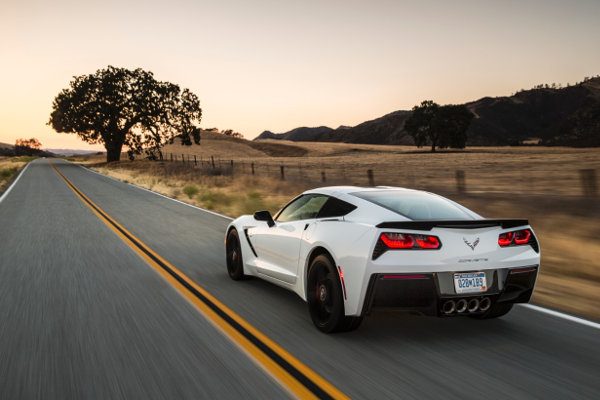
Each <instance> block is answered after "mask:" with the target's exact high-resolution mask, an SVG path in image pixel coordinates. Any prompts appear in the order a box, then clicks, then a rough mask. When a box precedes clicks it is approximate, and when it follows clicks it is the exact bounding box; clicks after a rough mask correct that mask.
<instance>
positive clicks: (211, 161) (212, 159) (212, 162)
mask: <svg viewBox="0 0 600 400" xmlns="http://www.w3.org/2000/svg"><path fill="white" fill-rule="evenodd" d="M210 163H211V164H212V168H213V169H215V158H214V157H213V156H210Z"/></svg>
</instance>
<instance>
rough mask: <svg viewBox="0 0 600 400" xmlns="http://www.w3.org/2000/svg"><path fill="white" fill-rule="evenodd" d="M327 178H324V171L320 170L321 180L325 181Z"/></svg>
mask: <svg viewBox="0 0 600 400" xmlns="http://www.w3.org/2000/svg"><path fill="white" fill-rule="evenodd" d="M326 181H327V179H326V178H325V171H321V182H326Z"/></svg>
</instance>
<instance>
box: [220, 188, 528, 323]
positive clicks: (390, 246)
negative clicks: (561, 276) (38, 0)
mask: <svg viewBox="0 0 600 400" xmlns="http://www.w3.org/2000/svg"><path fill="white" fill-rule="evenodd" d="M225 244H226V259H227V270H228V272H229V276H230V277H231V278H232V279H234V280H240V279H243V278H245V277H248V276H256V277H259V278H262V279H265V280H267V281H269V282H272V283H274V284H276V285H279V286H282V287H284V288H287V289H289V290H292V291H294V292H296V293H297V294H298V295H299V296H300V297H301V298H302V299H304V300H305V301H306V302H307V303H308V309H309V311H310V316H311V318H312V320H313V322H314V324H315V325H316V327H317V328H318V329H320V330H321V331H323V332H339V331H349V330H353V329H356V328H357V327H358V326H359V325H360V323H361V321H362V318H363V316H364V315H367V314H369V312H370V311H371V309H372V308H375V307H385V308H394V309H399V310H402V311H410V312H418V313H422V314H425V315H434V316H442V317H445V316H457V315H468V316H471V317H474V318H480V319H484V318H495V317H500V316H502V315H504V314H506V313H508V312H509V311H510V309H511V308H512V306H513V304H514V303H525V302H528V301H529V298H530V297H531V294H532V292H533V287H534V284H535V280H536V277H537V273H538V269H539V265H540V248H539V244H538V241H537V239H536V237H535V234H534V233H533V229H532V228H531V227H530V226H529V224H528V222H527V220H524V219H484V218H482V217H481V216H479V215H478V214H476V213H474V212H473V211H471V210H469V209H467V208H465V207H463V206H461V205H460V204H457V203H455V202H453V201H451V200H449V199H446V198H444V197H441V196H438V195H436V194H433V193H429V192H423V191H419V190H410V189H403V188H394V187H374V188H363V187H352V186H347V187H346V186H344V187H341V186H340V187H324V188H318V189H313V190H308V191H306V192H304V193H302V194H301V195H300V196H298V197H296V198H294V199H293V200H292V201H290V202H289V203H288V204H287V205H286V206H285V207H283V208H282V209H281V210H280V211H279V212H278V213H277V214H276V215H275V216H274V217H272V216H271V214H270V213H269V212H268V211H259V212H257V213H255V214H254V215H253V216H252V215H244V216H241V217H239V218H238V219H236V220H235V221H233V222H232V223H231V224H230V225H229V227H228V228H227V233H226V239H225Z"/></svg>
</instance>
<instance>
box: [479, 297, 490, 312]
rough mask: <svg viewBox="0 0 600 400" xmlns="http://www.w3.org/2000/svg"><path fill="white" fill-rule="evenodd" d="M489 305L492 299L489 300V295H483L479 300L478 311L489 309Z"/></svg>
mask: <svg viewBox="0 0 600 400" xmlns="http://www.w3.org/2000/svg"><path fill="white" fill-rule="evenodd" d="M491 306H492V301H491V300H490V298H489V297H484V298H483V299H481V301H480V302H479V310H480V311H487V310H489V309H490V307H491Z"/></svg>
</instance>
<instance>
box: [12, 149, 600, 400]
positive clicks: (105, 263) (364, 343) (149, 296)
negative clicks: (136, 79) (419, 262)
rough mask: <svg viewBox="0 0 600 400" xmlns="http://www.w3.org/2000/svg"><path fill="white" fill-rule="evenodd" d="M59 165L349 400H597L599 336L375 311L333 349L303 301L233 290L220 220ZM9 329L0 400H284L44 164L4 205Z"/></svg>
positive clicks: (537, 318) (256, 286)
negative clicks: (162, 399)
mask: <svg viewBox="0 0 600 400" xmlns="http://www.w3.org/2000/svg"><path fill="white" fill-rule="evenodd" d="M54 163H55V165H56V167H57V169H58V170H59V171H60V172H61V173H62V174H64V176H65V177H66V178H67V179H68V180H69V181H70V182H72V184H73V185H74V186H75V187H76V188H78V189H79V190H80V191H81V192H82V193H83V194H85V195H86V196H87V197H89V198H90V199H91V200H92V201H93V202H94V203H95V204H97V205H98V206H99V207H100V208H101V209H102V210H104V211H105V212H106V213H107V214H108V215H110V216H111V217H112V218H114V219H115V220H116V221H118V222H119V223H120V224H121V225H122V226H123V227H125V228H126V229H127V230H128V231H129V232H131V233H133V235H135V236H136V237H137V238H139V239H140V240H141V241H143V242H144V243H145V244H147V245H148V246H149V247H150V248H152V249H153V250H154V251H155V252H156V253H157V254H159V255H160V256H161V257H163V258H164V259H166V260H168V262H170V263H172V264H173V265H174V266H176V267H177V268H178V269H179V270H181V271H182V272H183V273H184V274H185V275H187V277H189V278H190V279H191V280H193V281H194V282H196V283H197V284H198V285H200V286H202V287H203V288H205V289H206V290H207V291H208V292H210V293H212V294H213V295H214V296H215V297H216V298H217V299H219V300H220V301H221V302H222V303H224V304H225V305H226V306H228V307H229V308H231V309H232V310H234V311H235V312H236V313H238V314H239V315H240V316H241V317H242V318H244V319H245V320H246V321H248V323H250V324H251V325H252V326H254V327H255V328H256V329H258V330H259V331H261V332H262V333H264V334H265V335H266V336H268V337H269V338H270V339H272V340H273V341H275V342H276V343H278V344H279V345H280V346H281V347H283V348H284V349H285V350H287V351H288V352H289V353H291V354H292V355H293V356H295V357H296V358H297V359H299V360H300V361H301V362H302V363H304V364H305V365H306V366H308V367H310V368H311V369H312V370H313V371H314V372H315V373H316V374H318V375H319V376H321V377H323V378H324V379H325V380H327V381H328V382H330V383H331V384H333V385H334V386H335V387H337V388H338V389H339V390H341V392H343V393H345V394H346V395H348V396H350V397H352V398H377V399H384V398H390V399H392V398H394V399H395V398H403V399H404V398H409V399H424V398H436V399H437V398H441V397H443V398H450V399H465V398H487V399H496V398H497V399H506V398H540V399H549V398H560V399H564V398H573V397H577V398H578V399H587V398H589V399H597V398H600V379H598V376H600V330H597V329H594V328H593V327H589V326H583V325H580V324H576V323H573V322H571V321H566V320H563V319H559V318H556V317H554V316H551V315H546V314H543V313H540V312H537V311H535V310H531V309H526V308H523V307H517V308H516V309H515V310H514V311H513V312H512V313H510V314H509V315H508V316H506V317H505V318H502V319H498V320H491V321H476V320H471V319H458V318H455V319H435V318H426V317H417V316H398V315H392V314H385V313H376V314H374V315H372V316H370V317H369V318H367V319H366V320H365V322H364V323H363V325H362V326H361V328H360V329H359V330H358V331H356V332H352V333H348V334H340V335H323V334H321V333H320V332H318V331H317V330H316V329H315V328H314V327H313V326H312V324H311V322H310V318H309V316H308V313H307V310H306V307H305V305H304V303H303V302H302V301H301V300H300V299H299V298H297V297H296V296H295V295H294V294H293V293H290V292H287V291H285V290H283V289H279V288H277V287H274V286H272V285H269V284H267V283H265V282H262V281H259V280H256V279H254V280H250V281H246V282H233V281H231V280H230V279H229V278H228V276H227V274H226V270H225V266H224V256H223V254H224V249H223V234H224V229H225V227H226V225H227V223H228V221H227V220H226V219H224V218H222V217H219V216H217V215H214V214H211V213H207V212H202V211H200V210H197V209H194V208H191V207H187V206H185V205H183V204H180V203H178V202H175V201H172V200H169V199H166V198H164V197H161V196H158V195H155V194H153V193H150V192H148V191H145V190H141V189H139V188H135V187H133V186H131V185H127V184H124V183H120V182H116V181H114V180H112V179H109V178H106V177H103V176H100V175H98V174H95V173H92V172H90V171H88V170H86V169H84V168H81V167H79V166H76V165H73V164H69V163H66V162H60V161H54ZM542 267H543V266H542ZM0 321H1V324H0V398H7V399H9V398H10V399H13V398H57V399H64V398H240V397H244V398H261V399H267V398H269V399H270V398H277V399H279V398H285V397H288V396H289V393H288V392H287V391H286V390H285V385H282V384H280V383H281V382H279V381H278V379H277V377H274V376H272V374H270V373H269V371H267V370H264V369H262V368H260V367H258V366H257V364H256V363H255V360H253V359H252V358H251V357H249V356H248V354H247V353H246V352H244V351H242V350H241V349H240V348H239V347H238V346H236V345H234V344H233V343H232V341H230V340H229V339H228V338H226V337H225V335H224V334H223V333H222V332H221V331H220V330H218V329H216V328H215V327H214V326H213V325H212V324H211V323H210V322H209V321H208V320H207V319H206V318H205V317H204V316H203V315H202V314H201V313H200V312H198V310H197V309H196V308H195V307H194V306H193V305H192V304H191V303H190V302H189V301H187V300H186V299H185V298H184V297H183V296H181V295H180V294H179V292H177V291H176V290H175V289H174V288H173V286H172V285H170V284H169V283H168V282H167V281H165V280H164V279H163V278H162V277H161V276H160V275H159V274H157V273H156V271H155V270H153V269H152V268H151V267H150V266H149V265H148V263H147V262H146V261H144V260H143V259H142V258H141V257H140V256H139V255H138V254H137V253H136V252H134V251H133V250H132V249H131V247H129V246H127V245H126V244H125V242H124V241H123V240H122V239H121V238H120V237H119V236H117V235H116V234H115V232H114V231H112V230H111V229H109V227H107V225H105V224H104V223H103V222H102V221H101V220H100V219H99V218H98V217H97V216H96V215H95V214H94V213H93V212H92V211H91V210H90V208H89V207H87V206H86V205H85V204H84V203H83V202H82V201H81V199H80V198H78V197H77V195H76V194H75V193H74V192H73V191H72V190H71V189H69V187H68V186H67V184H66V183H65V181H64V180H63V179H62V178H61V177H60V176H59V175H58V174H57V173H56V172H55V171H54V170H53V169H52V168H51V166H50V163H49V161H48V160H37V161H35V162H33V163H32V164H31V165H30V167H29V168H28V169H27V170H26V171H25V172H24V173H23V175H22V176H21V178H20V179H19V181H18V182H17V184H16V185H15V186H14V188H13V190H12V191H11V193H9V195H8V196H6V198H5V199H4V200H3V201H2V203H0Z"/></svg>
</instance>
